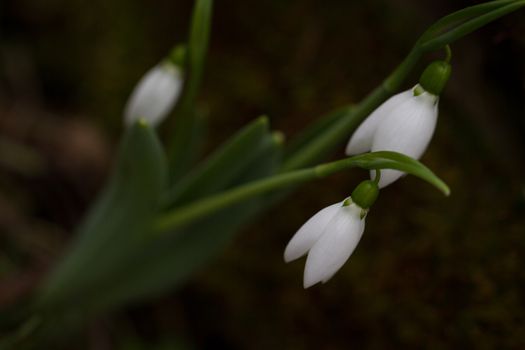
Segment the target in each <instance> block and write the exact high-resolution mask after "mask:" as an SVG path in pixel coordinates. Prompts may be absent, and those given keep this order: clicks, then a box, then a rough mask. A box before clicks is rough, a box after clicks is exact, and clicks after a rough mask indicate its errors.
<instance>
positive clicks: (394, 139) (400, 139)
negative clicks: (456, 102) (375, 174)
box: [346, 61, 450, 188]
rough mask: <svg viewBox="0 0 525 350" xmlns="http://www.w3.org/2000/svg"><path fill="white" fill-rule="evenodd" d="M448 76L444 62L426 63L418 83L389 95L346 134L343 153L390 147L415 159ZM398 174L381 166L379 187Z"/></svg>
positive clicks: (425, 140) (424, 142) (422, 149)
mask: <svg viewBox="0 0 525 350" xmlns="http://www.w3.org/2000/svg"><path fill="white" fill-rule="evenodd" d="M449 76H450V65H449V64H448V63H447V62H444V61H437V62H433V63H432V64H430V65H429V66H428V67H427V69H426V70H425V71H424V72H423V74H422V76H421V79H420V81H419V84H417V85H416V86H414V87H413V88H412V89H410V90H408V91H405V92H402V93H400V94H397V95H395V96H393V97H391V98H390V99H388V100H387V101H386V102H384V103H383V104H382V105H381V106H379V107H378V108H377V109H376V110H375V111H374V112H372V114H370V116H368V118H367V119H366V120H365V121H364V122H363V123H362V124H361V125H360V126H359V128H358V129H357V130H356V132H355V133H354V134H353V135H352V137H351V138H350V140H349V142H348V145H347V147H346V154H347V155H354V154H359V153H364V152H369V151H372V152H375V151H394V152H399V153H403V154H406V155H408V156H410V157H412V158H415V159H419V158H420V157H421V156H422V155H423V153H424V152H425V150H426V148H427V146H428V144H429V143H430V139H431V138H432V135H433V134H434V129H435V128H436V122H437V116H438V101H439V95H440V93H441V91H442V90H443V88H444V86H445V84H446V82H447V80H448V78H449ZM402 175H403V173H402V172H400V171H398V170H384V171H383V172H382V176H381V181H380V182H379V187H381V188H382V187H385V186H387V185H389V184H391V183H392V182H394V181H396V180H397V179H398V178H399V177H401V176H402Z"/></svg>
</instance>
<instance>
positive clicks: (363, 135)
mask: <svg viewBox="0 0 525 350" xmlns="http://www.w3.org/2000/svg"><path fill="white" fill-rule="evenodd" d="M411 97H412V90H407V91H404V92H401V93H399V94H397V95H394V96H392V97H390V98H389V99H388V100H386V101H385V102H384V103H383V104H382V105H381V106H379V107H378V108H376V109H375V110H374V111H373V112H372V113H371V114H370V115H369V116H368V117H367V118H366V119H365V121H364V122H362V123H361V125H359V127H358V128H357V130H356V131H355V132H354V134H353V135H352V137H351V138H350V140H349V141H348V145H347V146H346V151H345V153H346V155H354V154H360V153H364V152H368V151H370V149H371V147H372V141H373V139H374V134H375V132H376V130H377V127H378V125H379V124H380V123H382V121H383V120H384V118H385V117H387V116H388V114H389V113H390V112H391V111H392V109H394V108H395V107H397V106H398V105H399V104H401V103H403V102H404V101H406V100H407V99H410V98H411Z"/></svg>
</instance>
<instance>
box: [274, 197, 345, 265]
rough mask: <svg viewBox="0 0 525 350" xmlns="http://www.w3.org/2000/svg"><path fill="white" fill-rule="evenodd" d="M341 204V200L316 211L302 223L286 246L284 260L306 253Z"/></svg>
mask: <svg viewBox="0 0 525 350" xmlns="http://www.w3.org/2000/svg"><path fill="white" fill-rule="evenodd" d="M341 206H342V202H339V203H336V204H332V205H330V206H328V207H326V208H324V209H322V210H320V211H319V212H317V214H315V215H314V216H312V217H311V218H310V219H309V220H308V221H307V222H306V223H304V225H303V226H301V228H300V229H299V230H298V231H297V233H296V234H295V235H294V236H293V237H292V239H291V240H290V242H289V243H288V245H287V246H286V249H285V250H284V261H286V262H290V261H292V260H295V259H298V258H300V257H301V256H303V255H304V254H306V253H307V252H308V250H310V248H312V246H313V245H314V243H315V242H317V240H318V239H319V237H321V235H322V233H323V231H324V229H325V227H326V225H327V224H328V223H329V222H330V220H332V218H333V217H334V215H335V214H336V213H337V210H338V208H340V207H341Z"/></svg>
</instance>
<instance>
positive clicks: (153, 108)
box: [124, 47, 185, 126]
mask: <svg viewBox="0 0 525 350" xmlns="http://www.w3.org/2000/svg"><path fill="white" fill-rule="evenodd" d="M184 56H185V54H184V48H183V47H177V48H175V49H174V50H173V51H172V53H171V54H170V56H168V58H167V59H166V60H164V61H163V62H161V63H159V64H158V65H156V66H155V67H153V68H152V69H150V70H149V71H148V72H147V73H146V74H145V75H144V76H143V77H142V79H141V80H140V81H139V82H138V83H137V85H136V86H135V89H134V90H133V92H132V93H131V96H130V97H129V100H128V102H127V104H126V108H125V111H124V121H125V123H126V125H128V126H129V125H131V124H133V123H134V122H135V121H136V120H138V119H140V118H144V119H145V120H147V121H148V123H149V124H151V125H153V126H156V125H158V124H160V123H161V122H162V121H163V120H164V118H165V117H166V116H167V115H168V114H169V112H170V111H171V110H172V109H173V107H174V106H175V104H176V102H177V100H178V99H179V97H180V93H181V91H182V85H183V79H184V71H183V69H182V66H183V62H184Z"/></svg>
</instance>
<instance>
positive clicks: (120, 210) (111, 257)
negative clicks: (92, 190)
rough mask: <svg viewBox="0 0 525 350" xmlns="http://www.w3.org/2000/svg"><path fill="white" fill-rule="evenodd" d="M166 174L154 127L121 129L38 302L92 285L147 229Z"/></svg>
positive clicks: (69, 297) (61, 299)
mask: <svg viewBox="0 0 525 350" xmlns="http://www.w3.org/2000/svg"><path fill="white" fill-rule="evenodd" d="M166 177H167V169H166V160H165V157H164V154H163V151H162V148H161V145H160V143H159V140H158V139H157V136H156V134H155V132H154V131H153V130H152V129H151V128H150V127H149V126H147V125H146V124H145V123H144V122H142V121H139V122H137V123H136V124H135V125H133V126H132V127H131V128H129V129H128V130H127V131H126V134H125V135H124V138H123V140H122V142H121V146H120V151H119V155H118V160H117V164H116V168H115V170H114V172H113V175H112V177H111V179H110V181H109V183H108V185H107V186H106V188H105V189H104V190H103V192H102V194H101V196H100V197H99V199H98V201H97V202H96V204H95V205H94V206H93V207H92V209H91V211H90V213H89V214H88V215H87V217H86V219H85V221H84V222H83V224H82V225H81V226H80V228H79V230H78V232H77V236H76V239H75V241H74V242H73V245H72V246H71V248H70V249H69V250H68V253H67V255H66V256H65V258H64V259H63V260H62V261H61V262H60V263H59V264H58V266H57V267H56V268H55V270H54V271H53V273H52V274H51V276H50V277H49V279H48V280H47V281H46V283H45V286H44V289H43V291H42V293H41V295H40V299H39V303H40V304H41V305H42V306H45V307H49V306H55V305H63V304H68V303H74V302H75V300H78V298H79V297H82V298H86V299H87V298H88V297H89V294H90V293H91V292H92V291H93V290H96V288H97V287H98V285H99V283H101V281H103V280H104V278H107V277H106V276H107V275H108V274H110V273H111V269H112V268H113V267H114V266H115V262H116V261H118V260H120V259H122V258H123V256H125V254H127V253H128V250H127V248H128V247H129V246H133V245H134V244H136V243H135V242H136V241H140V240H143V237H144V236H145V235H146V232H147V231H148V230H150V228H151V222H152V219H153V218H154V216H155V214H156V212H157V209H158V205H159V199H160V195H161V193H162V192H163V190H164V188H165V185H166Z"/></svg>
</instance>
